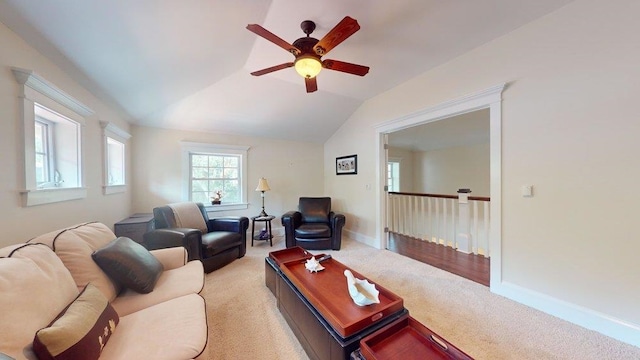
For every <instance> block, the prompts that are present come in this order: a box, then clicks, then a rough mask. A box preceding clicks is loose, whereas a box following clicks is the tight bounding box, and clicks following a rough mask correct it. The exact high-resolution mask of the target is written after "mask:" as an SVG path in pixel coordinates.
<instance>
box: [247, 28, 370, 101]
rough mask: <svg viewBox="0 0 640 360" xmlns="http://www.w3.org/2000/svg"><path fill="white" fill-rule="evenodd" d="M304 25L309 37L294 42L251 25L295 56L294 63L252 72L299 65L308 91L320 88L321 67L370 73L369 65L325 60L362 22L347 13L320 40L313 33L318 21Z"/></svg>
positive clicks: (252, 29) (255, 73)
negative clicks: (317, 79) (318, 81)
mask: <svg viewBox="0 0 640 360" xmlns="http://www.w3.org/2000/svg"><path fill="white" fill-rule="evenodd" d="M300 28H302V31H303V32H304V33H305V34H307V36H306V37H301V38H299V39H298V40H296V41H294V42H293V45H292V44H289V43H288V42H286V41H285V40H282V39H281V38H279V37H278V36H276V35H274V34H273V33H271V32H270V31H268V30H267V29H265V28H263V27H262V26H260V25H258V24H249V25H247V30H249V31H251V32H253V33H255V34H256V35H259V36H262V37H263V38H265V39H267V40H269V41H271V42H272V43H274V44H276V45H278V46H280V47H281V48H283V49H285V50H287V51H288V52H290V53H291V54H293V56H295V60H294V61H293V62H287V63H284V64H280V65H276V66H272V67H268V68H266V69H262V70H258V71H254V72H252V73H251V75H253V76H261V75H264V74H268V73H271V72H274V71H278V70H282V69H286V68H290V67H295V69H296V71H297V72H298V74H300V75H301V76H302V77H304V82H305V85H306V87H307V92H308V93H311V92H314V91H316V90H318V83H317V81H316V75H318V73H319V72H320V70H322V69H323V68H324V69H329V70H335V71H341V72H345V73H348V74H354V75H360V76H364V75H366V74H367V73H368V72H369V67H368V66H362V65H357V64H351V63H348V62H344V61H339V60H332V59H326V60H321V58H322V56H324V55H326V54H327V53H328V52H329V51H331V49H333V48H334V47H336V46H337V45H338V44H340V43H341V42H343V41H344V40H346V39H347V38H348V37H349V36H351V35H353V34H354V33H355V32H356V31H358V30H360V25H358V22H357V21H356V20H355V19H353V18H351V17H349V16H345V18H344V19H342V21H340V22H339V23H338V24H337V25H336V26H335V27H334V28H333V29H331V30H330V31H329V32H328V33H327V34H326V35H325V36H324V37H323V38H322V39H320V40H318V39H315V38H312V37H310V36H309V35H310V34H311V33H312V32H313V30H315V28H316V24H315V23H314V22H313V21H311V20H305V21H303V22H302V23H301V24H300Z"/></svg>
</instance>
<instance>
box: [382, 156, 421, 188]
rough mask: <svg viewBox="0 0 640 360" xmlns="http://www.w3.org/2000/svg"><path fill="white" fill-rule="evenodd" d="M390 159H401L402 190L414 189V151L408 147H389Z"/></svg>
mask: <svg viewBox="0 0 640 360" xmlns="http://www.w3.org/2000/svg"><path fill="white" fill-rule="evenodd" d="M388 156H389V160H397V161H400V186H399V188H400V192H415V191H414V183H413V180H414V168H415V164H414V163H413V157H414V152H413V151H411V150H408V149H402V148H397V147H389V155H388Z"/></svg>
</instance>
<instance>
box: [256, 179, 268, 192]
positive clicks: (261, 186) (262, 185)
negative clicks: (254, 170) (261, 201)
mask: <svg viewBox="0 0 640 360" xmlns="http://www.w3.org/2000/svg"><path fill="white" fill-rule="evenodd" d="M269 190H271V188H269V184H268V183H267V179H265V178H263V177H262V178H260V180H258V187H257V188H256V191H269Z"/></svg>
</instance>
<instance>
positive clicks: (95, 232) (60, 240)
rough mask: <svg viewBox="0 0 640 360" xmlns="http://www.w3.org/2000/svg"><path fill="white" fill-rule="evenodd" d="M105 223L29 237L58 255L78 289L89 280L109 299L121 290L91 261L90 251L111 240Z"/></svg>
mask: <svg viewBox="0 0 640 360" xmlns="http://www.w3.org/2000/svg"><path fill="white" fill-rule="evenodd" d="M115 238H116V236H115V234H114V233H113V232H112V231H111V229H109V228H108V227H107V226H106V225H104V224H101V223H97V222H92V223H84V224H79V225H74V226H71V227H68V228H65V229H61V230H56V231H52V232H50V233H47V234H43V235H40V236H38V237H35V238H33V239H31V240H29V241H28V242H29V243H44V244H46V245H47V246H49V247H50V248H51V249H53V251H54V252H55V253H56V255H58V257H59V258H60V259H61V260H62V262H63V263H64V266H65V267H66V268H67V269H68V270H69V272H70V273H71V276H73V279H74V280H75V282H76V286H77V287H78V291H80V290H82V289H84V288H85V286H87V284H89V283H91V284H93V285H94V286H95V287H97V288H98V289H100V291H102V293H103V294H104V295H105V296H106V297H107V299H109V301H113V299H115V298H116V296H117V294H118V293H119V292H120V290H121V289H122V286H121V285H120V284H118V283H115V282H113V281H111V279H110V278H109V276H108V275H107V274H106V273H105V272H104V271H102V269H100V267H99V266H98V264H96V262H95V261H93V258H92V257H91V254H92V253H93V252H94V251H96V250H98V249H100V248H102V247H103V246H105V245H106V244H108V243H109V242H110V241H112V240H113V239H115Z"/></svg>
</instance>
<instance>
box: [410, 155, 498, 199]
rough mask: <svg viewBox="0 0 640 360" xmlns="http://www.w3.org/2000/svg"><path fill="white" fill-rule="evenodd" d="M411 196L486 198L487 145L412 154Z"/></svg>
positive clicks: (487, 177) (487, 175)
mask: <svg viewBox="0 0 640 360" xmlns="http://www.w3.org/2000/svg"><path fill="white" fill-rule="evenodd" d="M413 168H414V171H413V173H414V175H413V176H414V179H413V192H418V193H428V194H445V195H455V194H456V192H457V191H458V189H463V188H464V189H471V191H472V192H471V195H472V196H489V143H485V144H478V145H470V146H458V147H452V148H447V149H438V150H432V151H419V152H415V153H414V159H413Z"/></svg>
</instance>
